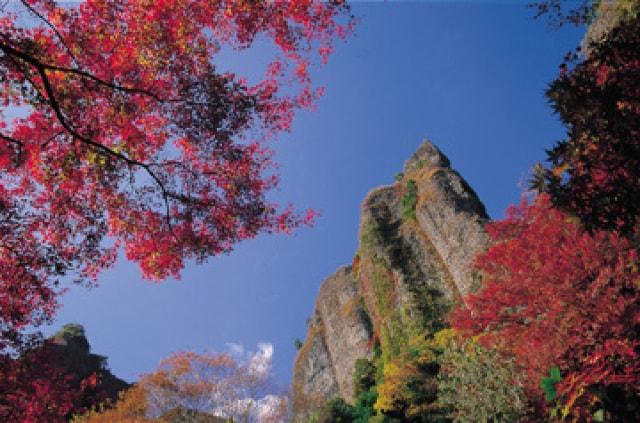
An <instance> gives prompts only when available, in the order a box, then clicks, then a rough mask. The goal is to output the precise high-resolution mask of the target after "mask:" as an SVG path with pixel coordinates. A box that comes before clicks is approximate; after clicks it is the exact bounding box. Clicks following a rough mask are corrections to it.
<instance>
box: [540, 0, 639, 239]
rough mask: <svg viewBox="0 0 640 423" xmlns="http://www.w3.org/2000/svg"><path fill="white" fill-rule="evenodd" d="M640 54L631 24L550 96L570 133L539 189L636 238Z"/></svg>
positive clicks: (591, 221) (596, 224)
mask: <svg viewBox="0 0 640 423" xmlns="http://www.w3.org/2000/svg"><path fill="white" fill-rule="evenodd" d="M637 7H640V6H637ZM639 49H640V19H638V18H635V19H627V20H624V21H623V22H622V23H621V24H620V25H619V26H617V27H616V28H614V29H613V30H612V31H611V32H610V33H609V34H608V35H607V38H606V40H605V42H602V43H599V44H597V45H595V46H593V48H591V49H590V51H589V56H588V57H587V58H586V59H585V60H584V61H583V62H581V63H580V64H578V65H577V66H575V68H574V69H571V70H569V69H568V68H567V67H566V66H567V65H564V66H565V68H564V69H565V70H564V73H563V74H562V75H561V76H560V77H559V78H558V79H556V80H555V81H554V82H553V83H552V84H551V86H550V88H549V91H548V93H547V95H548V97H549V99H550V101H551V104H552V105H553V107H554V109H555V110H556V112H557V113H558V115H559V116H560V118H561V119H562V121H563V122H564V123H565V125H566V126H567V132H568V133H567V138H566V139H565V140H563V141H561V142H559V143H558V144H557V145H556V146H555V147H554V148H553V149H551V150H550V151H549V152H548V161H549V166H548V167H547V168H538V173H537V175H536V180H535V186H536V188H538V189H540V190H543V191H545V192H548V193H550V194H551V198H552V201H553V203H554V204H555V205H556V206H558V207H560V208H562V209H564V210H567V211H569V212H571V213H574V214H576V215H577V216H579V217H580V219H581V221H582V223H583V224H584V225H585V226H586V227H587V228H588V229H608V230H618V231H621V232H623V233H625V234H630V233H632V232H633V231H634V228H635V225H636V224H637V223H638V218H639V216H640V184H639V183H638V181H639V180H640V57H639V55H638V50H639Z"/></svg>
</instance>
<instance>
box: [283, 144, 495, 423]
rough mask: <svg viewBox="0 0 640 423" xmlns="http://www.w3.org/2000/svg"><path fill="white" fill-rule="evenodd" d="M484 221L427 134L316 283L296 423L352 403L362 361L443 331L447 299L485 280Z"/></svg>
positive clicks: (299, 368) (296, 388)
mask: <svg viewBox="0 0 640 423" xmlns="http://www.w3.org/2000/svg"><path fill="white" fill-rule="evenodd" d="M487 221H488V216H487V213H486V211H485V208H484V206H483V204H482V203H481V202H480V200H479V199H478V197H477V195H476V194H475V192H474V191H473V190H472V189H471V187H469V185H468V184H467V183H466V181H465V180H464V179H463V178H462V177H461V176H460V175H459V174H458V173H457V172H456V171H455V170H453V169H452V168H451V166H450V163H449V160H448V159H447V157H446V156H445V155H444V154H443V153H442V152H440V151H439V150H438V148H437V147H436V146H435V145H433V144H432V143H431V142H429V141H426V142H424V143H423V144H422V145H421V146H420V147H419V148H418V150H417V151H416V152H415V154H414V155H413V156H412V157H411V158H410V159H409V160H408V161H407V162H406V163H405V166H404V169H403V173H401V174H398V175H397V177H396V182H395V183H394V184H393V185H389V186H383V187H379V188H376V189H374V190H373V191H371V192H370V193H369V194H368V195H367V197H366V198H365V200H364V202H363V203H362V211H361V220H360V231H359V232H360V233H359V237H360V243H359V248H358V251H357V253H356V255H355V258H354V260H353V263H352V264H351V265H348V266H344V267H341V268H340V269H338V270H337V271H336V272H335V273H334V274H333V275H331V276H330V277H329V278H327V280H326V281H324V283H323V284H322V286H321V287H320V292H319V294H318V297H317V301H316V306H315V311H314V313H313V315H312V318H311V319H310V321H309V325H308V332H307V336H306V340H305V342H304V343H303V344H302V346H301V348H300V350H299V352H298V355H297V357H296V361H295V365H294V370H293V381H292V383H293V413H294V421H298V422H307V421H308V420H309V418H310V416H312V415H313V414H314V413H315V412H316V411H317V410H318V409H319V408H320V407H321V406H322V405H323V404H325V403H326V402H327V401H328V400H330V399H332V398H336V397H339V398H342V399H343V400H345V401H346V402H347V403H353V401H354V368H355V365H356V362H357V360H358V359H362V358H367V359H372V357H373V355H374V354H378V355H382V356H383V357H387V358H389V357H392V356H393V355H394V354H397V352H398V351H401V350H403V348H404V347H406V346H408V344H409V343H410V342H412V341H411V340H412V339H413V338H415V337H416V336H424V334H433V333H434V332H435V331H437V330H438V329H440V328H442V322H443V319H444V318H445V317H446V315H447V313H448V310H449V309H450V308H451V305H452V304H453V303H455V302H456V301H461V300H462V297H463V296H464V295H466V294H468V293H469V292H470V291H472V290H474V289H475V288H476V287H477V285H478V284H479V277H478V276H477V275H475V274H474V273H473V271H472V270H471V262H472V260H473V258H474V257H475V255H476V254H477V253H478V252H479V251H481V250H483V249H484V248H485V247H486V245H487V242H488V238H487V235H486V234H485V231H484V224H485V223H486V222H487ZM374 350H376V351H374Z"/></svg>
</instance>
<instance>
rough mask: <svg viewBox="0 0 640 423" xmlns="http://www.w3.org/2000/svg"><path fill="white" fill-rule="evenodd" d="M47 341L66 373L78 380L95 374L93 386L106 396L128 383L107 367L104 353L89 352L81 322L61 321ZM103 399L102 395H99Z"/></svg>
mask: <svg viewBox="0 0 640 423" xmlns="http://www.w3.org/2000/svg"><path fill="white" fill-rule="evenodd" d="M50 341H51V344H52V347H53V351H54V352H55V355H54V359H55V360H56V361H57V363H56V364H57V365H59V366H61V367H62V368H63V369H65V371H66V372H68V373H69V374H72V375H75V376H76V377H77V378H78V380H83V379H85V378H87V377H88V376H90V375H92V374H95V375H96V376H97V380H98V385H97V386H96V388H95V390H96V392H100V393H101V394H102V395H104V396H105V397H106V398H109V399H112V400H115V399H117V397H118V393H119V392H120V391H122V390H123V389H127V388H129V387H131V385H130V384H128V383H127V382H125V381H124V380H122V379H120V378H118V377H117V376H115V375H113V374H112V373H111V371H109V369H108V367H107V358H106V357H104V356H102V355H98V354H94V353H92V352H91V346H90V345H89V341H88V340H87V338H86V336H85V332H84V327H82V325H78V324H67V325H64V326H63V327H62V329H60V330H59V331H58V332H57V333H56V334H55V335H53V336H52V337H51V338H50ZM103 399H105V398H101V400H103Z"/></svg>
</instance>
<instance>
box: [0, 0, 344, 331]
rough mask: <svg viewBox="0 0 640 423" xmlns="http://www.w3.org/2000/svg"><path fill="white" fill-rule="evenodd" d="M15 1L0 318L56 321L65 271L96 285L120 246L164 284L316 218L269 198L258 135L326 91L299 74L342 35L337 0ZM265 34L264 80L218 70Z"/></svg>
mask: <svg viewBox="0 0 640 423" xmlns="http://www.w3.org/2000/svg"><path fill="white" fill-rule="evenodd" d="M21 3H22V9H23V10H22V12H23V13H26V12H27V11H28V12H29V13H30V16H31V22H30V24H27V25H25V24H24V20H23V19H18V17H17V15H16V14H13V13H11V12H7V13H4V14H3V16H2V17H1V18H0V74H1V75H2V77H1V78H0V248H1V251H2V255H1V256H0V280H1V281H2V284H1V285H0V286H1V289H2V295H0V299H1V301H2V308H1V310H2V316H1V323H2V325H3V327H13V328H16V327H21V326H23V325H25V324H27V323H34V322H36V323H37V322H39V321H40V320H41V319H42V318H46V317H49V316H51V315H52V313H53V311H54V306H53V304H54V300H55V296H56V293H57V291H56V290H55V289H54V286H55V285H56V283H57V282H58V281H59V280H60V278H61V277H62V276H64V275H67V274H73V276H74V277H76V278H77V279H79V280H84V281H92V280H95V278H96V276H97V274H98V273H99V272H100V271H101V270H102V269H104V268H105V267H107V266H109V265H111V264H112V263H113V261H114V260H115V258H116V254H117V251H118V250H119V249H120V248H124V251H125V254H126V256H127V258H128V259H129V260H132V261H135V262H136V263H138V264H139V265H140V268H141V269H142V272H143V275H144V276H145V277H147V278H150V279H162V278H165V277H168V276H178V275H179V272H180V270H181V269H182V267H183V266H184V261H185V260H187V259H194V260H196V261H202V260H205V259H207V258H208V257H211V256H214V255H217V254H221V253H225V252H229V251H231V249H232V248H233V246H234V244H235V243H237V242H238V241H240V240H243V239H246V238H251V237H254V236H256V235H257V234H258V233H260V232H265V231H266V232H271V231H283V232H288V231H290V230H291V229H292V228H294V227H295V226H297V225H299V224H300V223H303V222H308V221H309V219H311V218H312V213H310V214H309V215H307V216H301V215H299V214H296V213H295V212H294V211H293V210H292V209H291V208H290V207H285V208H279V207H278V206H277V205H276V204H272V203H270V202H269V201H268V200H267V199H266V193H267V192H268V191H269V190H270V189H272V188H273V187H274V186H275V184H276V183H277V177H276V176H275V175H274V173H273V168H272V161H271V152H270V150H269V147H268V145H267V144H265V143H266V142H267V141H269V140H270V139H273V137H274V136H275V135H277V134H278V133H279V132H281V131H286V130H288V129H289V128H290V125H291V121H292V118H293V114H294V111H295V110H296V109H298V108H300V107H306V108H309V107H312V106H313V100H314V99H315V98H316V97H317V96H318V95H319V94H320V91H319V90H316V89H314V88H313V87H312V85H311V81H310V78H309V72H308V69H309V66H310V64H311V63H312V59H313V58H314V57H319V58H320V59H321V60H322V61H325V60H326V59H327V57H328V55H329V54H330V52H331V50H332V41H333V39H334V38H335V37H343V36H344V35H345V34H346V32H347V31H348V30H349V26H350V20H349V17H348V13H345V12H346V7H345V6H343V5H342V2H339V1H338V2H329V3H325V2H320V1H296V2H247V1H242V0H238V1H215V0H181V1H145V0H140V1H120V0H113V1H91V0H90V1H86V2H83V3H82V4H80V5H79V6H78V7H74V8H67V7H61V6H58V5H57V4H56V3H55V2H54V1H48V0H29V1H27V0H25V1H22V2H21ZM5 7H6V6H5ZM16 7H18V6H16ZM341 17H344V18H345V19H341ZM341 20H342V21H344V22H341ZM21 23H22V25H21ZM258 38H260V39H264V40H268V41H271V42H272V44H273V45H274V46H275V49H276V52H277V53H276V56H275V57H274V58H273V60H272V61H271V62H270V63H269V64H268V66H266V69H264V79H263V80H261V81H257V82H255V81H249V80H248V79H246V78H243V77H241V76H239V75H236V74H234V73H232V72H231V71H227V70H224V69H222V68H221V67H219V66H217V65H216V63H215V60H216V57H217V56H218V55H220V54H222V53H224V52H226V51H229V52H232V51H237V50H243V49H247V48H249V47H250V46H251V45H252V44H253V42H254V41H255V40H256V39H258ZM284 85H286V86H287V88H286V89H285V88H283V86H284ZM16 107H21V108H23V109H21V110H26V112H25V113H24V115H20V116H18V117H16V118H13V119H11V118H10V117H9V115H11V113H12V111H14V110H16V109H15V108H16ZM107 237H109V238H108V239H109V242H107Z"/></svg>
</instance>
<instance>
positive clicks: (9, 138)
mask: <svg viewBox="0 0 640 423" xmlns="http://www.w3.org/2000/svg"><path fill="white" fill-rule="evenodd" d="M0 139H2V140H4V141H7V142H9V143H11V144H15V145H17V146H19V147H20V148H22V147H24V142H22V141H20V140H18V139H15V138H13V137H10V136H7V135H4V134H2V133H0Z"/></svg>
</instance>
